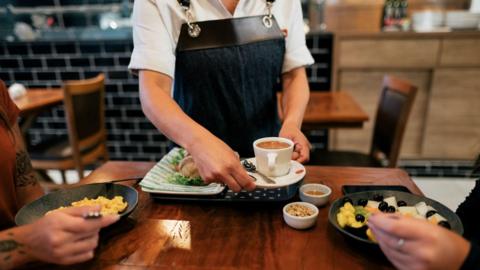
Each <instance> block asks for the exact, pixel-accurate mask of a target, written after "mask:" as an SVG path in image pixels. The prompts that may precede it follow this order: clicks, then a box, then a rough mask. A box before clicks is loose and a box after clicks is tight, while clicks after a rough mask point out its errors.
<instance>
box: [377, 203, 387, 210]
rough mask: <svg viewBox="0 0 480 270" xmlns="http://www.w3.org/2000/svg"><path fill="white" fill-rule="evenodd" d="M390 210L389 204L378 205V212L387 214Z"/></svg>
mask: <svg viewBox="0 0 480 270" xmlns="http://www.w3.org/2000/svg"><path fill="white" fill-rule="evenodd" d="M387 209H388V203H386V202H381V203H380V204H379V205H378V210H380V211H382V212H385V211H387Z"/></svg>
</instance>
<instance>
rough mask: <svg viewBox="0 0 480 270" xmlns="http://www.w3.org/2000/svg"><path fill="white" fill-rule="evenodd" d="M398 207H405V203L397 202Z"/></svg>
mask: <svg viewBox="0 0 480 270" xmlns="http://www.w3.org/2000/svg"><path fill="white" fill-rule="evenodd" d="M397 205H398V207H400V206H407V203H406V202H405V201H398V202H397Z"/></svg>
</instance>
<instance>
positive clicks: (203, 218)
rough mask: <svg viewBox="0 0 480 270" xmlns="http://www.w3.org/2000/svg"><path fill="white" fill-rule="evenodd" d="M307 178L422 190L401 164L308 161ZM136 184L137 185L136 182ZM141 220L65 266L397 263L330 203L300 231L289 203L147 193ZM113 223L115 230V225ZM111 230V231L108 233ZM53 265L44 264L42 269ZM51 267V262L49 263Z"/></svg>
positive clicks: (123, 170)
mask: <svg viewBox="0 0 480 270" xmlns="http://www.w3.org/2000/svg"><path fill="white" fill-rule="evenodd" d="M153 165H154V163H149V162H108V163H106V164H104V165H103V166H102V167H100V168H99V169H97V170H95V171H94V172H93V173H92V174H91V175H89V176H88V177H87V178H86V180H85V183H95V182H105V181H108V180H112V179H120V178H126V177H137V176H140V175H144V174H145V173H146V172H147V171H148V170H149V169H150V168H151V167H152V166H153ZM304 181H305V182H307V183H313V182H314V183H323V184H326V185H328V186H330V187H331V188H332V191H333V193H332V198H331V200H330V202H332V201H333V200H334V199H336V198H338V197H339V196H341V187H342V185H344V184H365V185H370V184H389V185H404V186H406V187H407V188H409V189H410V190H411V191H412V192H414V193H416V194H421V192H420V190H419V189H418V188H417V186H416V185H415V184H414V183H413V181H412V180H411V179H410V177H409V176H408V175H407V173H405V172H404V171H402V170H399V169H376V168H348V167H345V168H335V167H317V166H315V167H307V175H306V177H305V180H304ZM130 184H131V183H130ZM139 195H140V196H139V203H138V206H137V209H136V210H135V211H134V212H133V213H132V214H131V216H130V218H131V220H133V221H135V222H136V224H135V225H134V226H133V228H131V229H130V230H129V231H123V232H119V233H117V234H116V235H112V234H110V235H109V236H107V237H105V236H103V237H102V239H103V240H101V245H100V247H99V248H98V250H97V252H96V257H95V259H93V260H92V261H90V262H87V263H84V264H81V265H76V266H69V267H64V268H62V267H58V268H59V269H185V268H187V269H288V270H290V269H392V266H391V264H390V263H389V262H388V261H387V260H386V259H385V258H384V257H383V256H382V255H381V254H375V253H371V252H367V251H365V250H362V249H358V248H355V247H354V246H352V245H351V244H349V242H347V240H346V238H344V237H343V236H342V235H341V234H340V233H339V232H337V231H336V230H335V229H334V228H333V226H331V225H329V223H328V219H327V215H328V209H329V206H326V207H323V208H320V213H319V217H318V221H317V225H316V226H315V227H313V228H311V229H308V230H304V231H299V230H295V229H292V228H290V227H288V226H287V225H286V224H285V222H284V221H283V218H282V207H283V205H284V204H273V205H272V204H270V205H239V204H236V205H235V204H219V203H216V204H212V203H187V202H167V201H154V200H153V199H152V198H150V196H149V195H148V194H146V193H143V192H141V191H139ZM113 226H114V227H111V228H108V229H109V230H114V228H115V226H117V227H120V226H121V224H116V225H113ZM102 234H103V233H102ZM42 267H46V266H45V265H38V269H40V268H42ZM48 268H49V269H50V268H51V266H48Z"/></svg>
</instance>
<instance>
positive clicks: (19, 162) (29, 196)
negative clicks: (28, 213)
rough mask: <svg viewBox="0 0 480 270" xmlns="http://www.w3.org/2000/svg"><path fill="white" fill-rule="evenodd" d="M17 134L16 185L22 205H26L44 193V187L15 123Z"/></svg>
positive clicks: (14, 131)
mask: <svg viewBox="0 0 480 270" xmlns="http://www.w3.org/2000/svg"><path fill="white" fill-rule="evenodd" d="M13 135H14V136H15V140H14V141H15V150H16V160H15V161H16V164H15V179H14V181H15V186H16V191H17V198H18V202H19V204H20V205H25V204H27V203H29V202H31V201H33V200H35V199H37V198H38V197H40V196H42V195H43V189H42V187H41V186H40V184H39V183H38V181H37V178H36V176H35V174H34V171H33V168H32V163H31V162H30V157H29V156H28V153H27V151H26V149H25V145H24V143H23V139H22V135H21V133H20V128H19V127H18V125H15V127H14V128H13Z"/></svg>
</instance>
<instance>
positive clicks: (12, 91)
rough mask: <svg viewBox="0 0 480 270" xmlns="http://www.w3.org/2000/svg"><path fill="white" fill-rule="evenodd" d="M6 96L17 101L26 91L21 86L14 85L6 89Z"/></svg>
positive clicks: (18, 84)
mask: <svg viewBox="0 0 480 270" xmlns="http://www.w3.org/2000/svg"><path fill="white" fill-rule="evenodd" d="M8 94H9V95H10V98H11V99H19V98H21V97H23V96H25V95H26V94H27V89H26V88H25V86H24V85H23V84H20V83H14V84H12V85H11V86H10V87H9V88H8Z"/></svg>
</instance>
